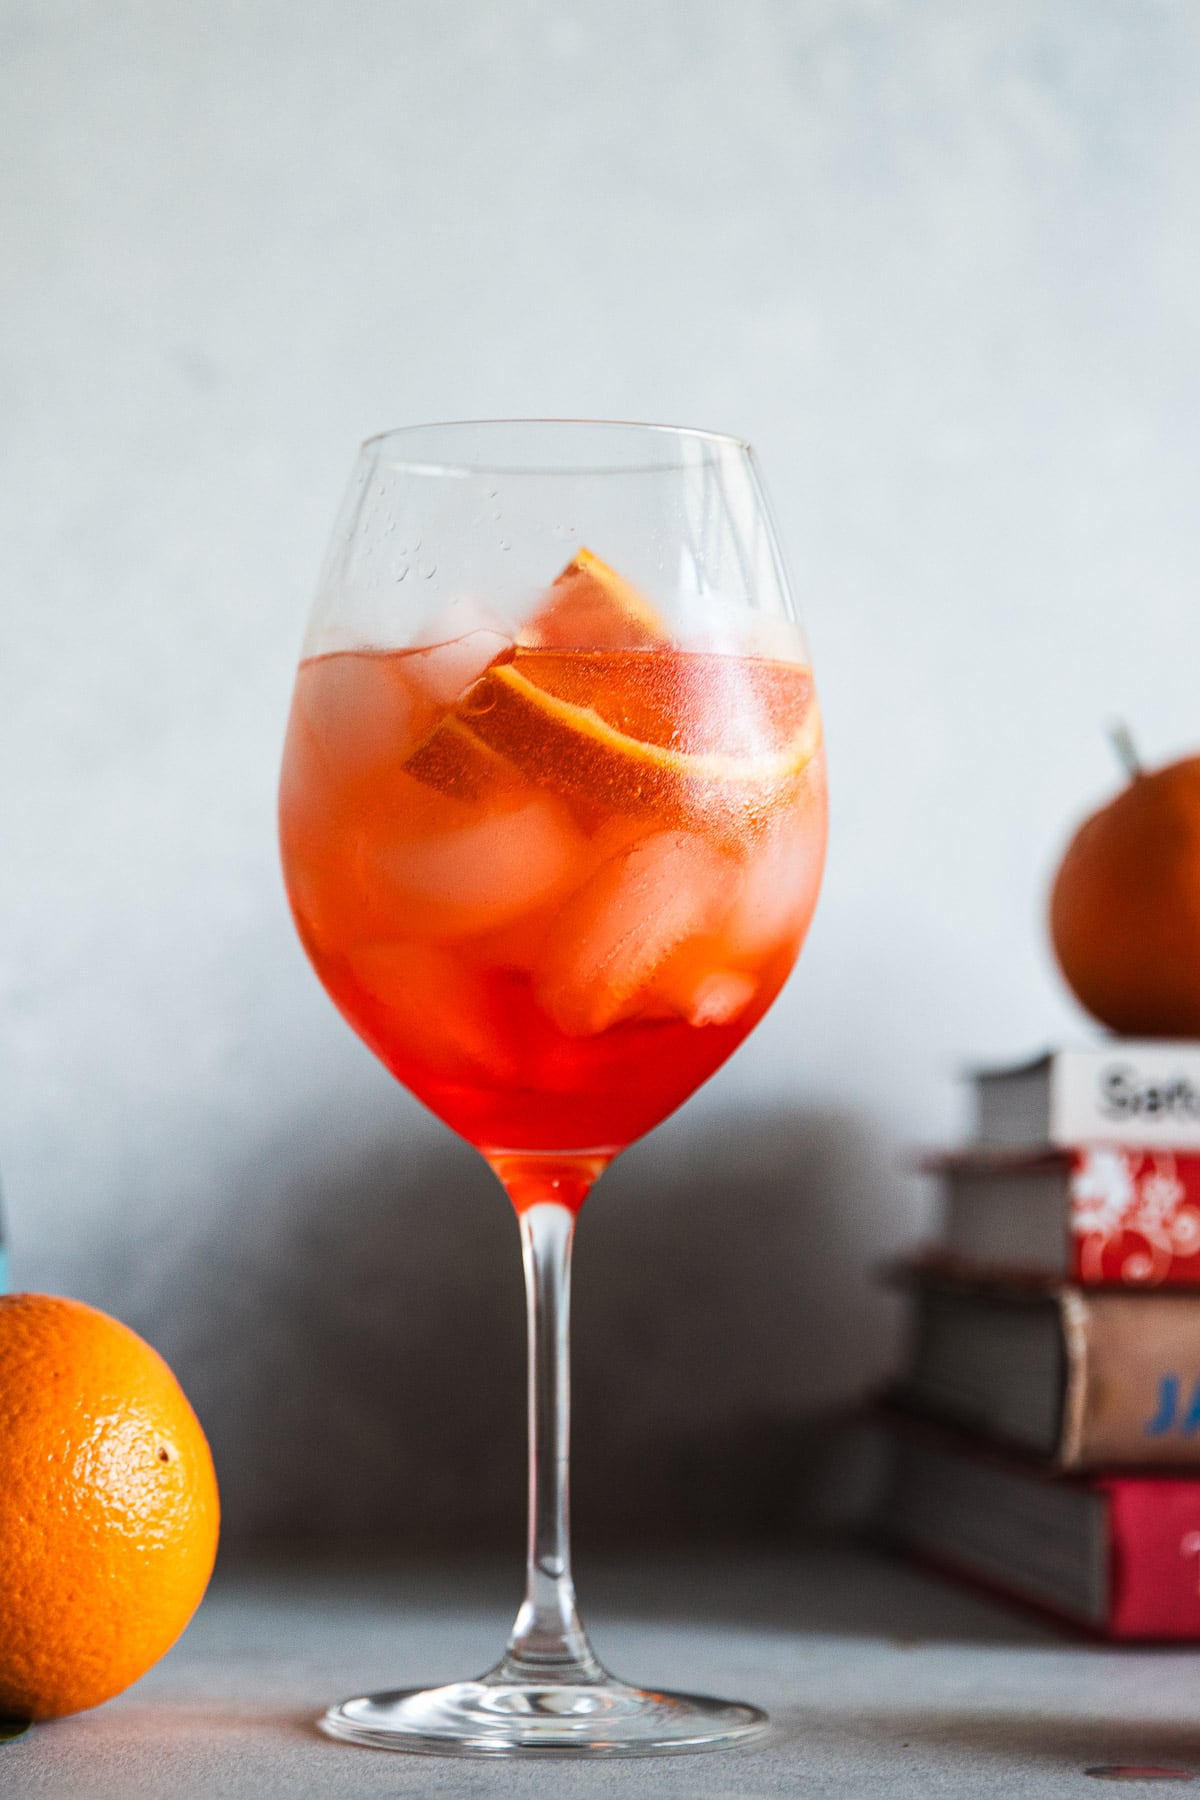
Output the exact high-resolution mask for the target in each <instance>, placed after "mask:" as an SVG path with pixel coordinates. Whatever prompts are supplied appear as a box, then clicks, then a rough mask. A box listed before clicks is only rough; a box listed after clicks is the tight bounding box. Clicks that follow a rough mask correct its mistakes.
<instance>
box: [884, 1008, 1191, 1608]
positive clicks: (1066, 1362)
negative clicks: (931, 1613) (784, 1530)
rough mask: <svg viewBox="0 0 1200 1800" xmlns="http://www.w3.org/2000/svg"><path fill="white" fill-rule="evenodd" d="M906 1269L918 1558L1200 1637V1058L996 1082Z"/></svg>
mask: <svg viewBox="0 0 1200 1800" xmlns="http://www.w3.org/2000/svg"><path fill="white" fill-rule="evenodd" d="M974 1088H975V1097H976V1134H975V1141H974V1142H973V1143H972V1144H971V1145H970V1146H969V1147H968V1148H966V1149H961V1150H958V1151H955V1152H952V1153H950V1154H947V1155H942V1156H938V1157H934V1158H930V1159H928V1160H927V1162H926V1165H925V1166H926V1167H927V1168H929V1169H931V1170H932V1171H933V1172H934V1173H935V1174H936V1175H937V1176H938V1178H939V1182H940V1186H941V1194H942V1224H941V1233H940V1237H939V1239H938V1241H937V1242H936V1243H935V1244H934V1245H932V1246H931V1247H929V1248H928V1249H927V1250H925V1251H924V1252H922V1253H921V1254H919V1255H918V1256H916V1257H915V1258H913V1259H912V1260H911V1261H910V1262H908V1263H907V1264H905V1265H904V1267H903V1268H902V1269H901V1270H900V1271H899V1278H900V1279H901V1280H902V1281H903V1283H904V1284H905V1286H906V1287H907V1288H908V1289H909V1290H910V1291H911V1294H912V1300H913V1310H914V1330H913V1336H912V1344H911V1351H910V1358H909V1365H908V1368H907V1372H906V1374H905V1375H904V1377H903V1378H902V1380H901V1381H900V1382H899V1384H898V1385H897V1387H896V1388H895V1389H894V1390H893V1392H892V1394H891V1395H890V1397H889V1402H888V1405H887V1407H886V1409H885V1414H886V1418H887V1421H888V1427H889V1436H890V1438H891V1440H892V1445H893V1452H894V1453H893V1455H892V1457H891V1458H890V1478H889V1482H888V1490H887V1496H886V1502H885V1505H884V1508H883V1525H884V1529H885V1532H886V1534H887V1535H888V1537H889V1538H890V1539H891V1540H892V1541H893V1542H894V1543H896V1544H899V1545H901V1546H903V1547H905V1548H906V1549H907V1550H909V1551H911V1552H913V1553H915V1554H917V1555H919V1556H921V1557H922V1558H924V1559H927V1560H930V1561H933V1562H936V1563H937V1564H939V1565H941V1566H942V1567H943V1568H946V1569H949V1570H951V1571H954V1572H958V1573H961V1574H964V1575H966V1576H968V1577H970V1578H972V1579H974V1580H976V1581H981V1582H984V1583H986V1584H988V1585H990V1586H992V1587H993V1588H996V1589H999V1590H1002V1591H1003V1592H1006V1593H1008V1594H1011V1595H1012V1596H1014V1597H1016V1598H1019V1599H1022V1600H1025V1601H1027V1602H1031V1603H1033V1604H1035V1605H1037V1606H1040V1607H1042V1608H1045V1609H1048V1610H1049V1611H1051V1612H1054V1613H1056V1614H1057V1615H1059V1616H1060V1617H1062V1618H1064V1619H1067V1620H1070V1621H1072V1622H1074V1623H1076V1624H1079V1625H1082V1626H1085V1627H1087V1628H1090V1629H1091V1630H1093V1631H1096V1632H1099V1633H1101V1634H1103V1635H1105V1636H1107V1637H1112V1638H1142V1639H1200V1043H1194V1044H1165V1043H1161V1042H1159V1043H1136V1042H1131V1041H1122V1040H1117V1039H1112V1040H1109V1042H1107V1043H1106V1044H1104V1045H1102V1046H1098V1047H1093V1048H1089V1049H1078V1050H1060V1051H1057V1052H1055V1053H1053V1054H1051V1055H1048V1056H1045V1057H1042V1058H1041V1059H1040V1060H1039V1061H1037V1062H1035V1063H1030V1064H1027V1065H1025V1066H1023V1067H1021V1068H1016V1069H1009V1070H992V1071H986V1072H983V1073H980V1074H979V1075H977V1076H976V1077H975V1081H974Z"/></svg>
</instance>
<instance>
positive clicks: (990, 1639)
mask: <svg viewBox="0 0 1200 1800" xmlns="http://www.w3.org/2000/svg"><path fill="white" fill-rule="evenodd" d="M578 1573H579V1585H580V1590H581V1592H582V1594H583V1596H584V1599H585V1602H586V1605H587V1611H588V1613H589V1615H590V1616H592V1617H594V1618H596V1619H599V1618H601V1617H602V1616H603V1615H604V1614H605V1613H610V1614H612V1615H614V1616H620V1617H623V1618H637V1619H642V1620H646V1621H657V1622H662V1623H671V1624H675V1625H679V1624H694V1625H696V1626H697V1627H700V1628H711V1627H713V1626H724V1627H728V1628H732V1629H739V1628H740V1629H753V1630H767V1631H770V1630H777V1631H782V1632H787V1633H792V1632H795V1633H803V1634H805V1635H807V1636H819V1637H831V1638H864V1639H867V1638H869V1639H873V1640H882V1641H883V1642H885V1643H887V1644H890V1645H892V1646H893V1647H895V1648H896V1649H898V1650H916V1649H919V1648H921V1647H922V1646H923V1645H925V1644H948V1643H951V1644H953V1643H961V1644H1012V1645H1020V1644H1028V1645H1035V1646H1041V1647H1045V1646H1047V1645H1054V1644H1056V1643H1078V1642H1079V1640H1078V1638H1076V1637H1074V1636H1068V1635H1066V1634H1064V1633H1063V1632H1062V1631H1060V1630H1059V1628H1058V1627H1056V1626H1055V1625H1053V1624H1051V1623H1048V1622H1046V1621H1044V1620H1042V1619H1040V1618H1038V1617H1037V1616H1035V1615H1034V1614H1033V1613H1026V1612H1023V1611H1021V1610H1019V1609H1017V1608H1015V1607H1009V1606H1006V1605H1004V1604H1002V1603H1000V1602H998V1601H994V1600H992V1599H990V1598H989V1597H987V1596H984V1595H981V1594H977V1593H975V1592H973V1591H971V1590H970V1589H967V1588H962V1587H958V1586H956V1585H955V1584H954V1583H952V1582H949V1581H947V1580H945V1579H943V1578H941V1577H939V1576H936V1575H930V1574H927V1573H925V1572H924V1571H923V1570H920V1569H916V1568H913V1567H911V1566H910V1565H908V1564H906V1563H903V1562H901V1561H900V1560H898V1559H897V1558H895V1557H892V1556H890V1555H885V1554H883V1553H880V1552H876V1551H874V1550H871V1549H868V1548H864V1547H863V1546H861V1545H853V1544H850V1543H848V1542H846V1541H837V1540H832V1539H831V1540H830V1541H828V1542H826V1543H824V1544H812V1545H809V1546H807V1547H806V1548H805V1549H803V1550H798V1551H796V1552H794V1553H792V1554H790V1555H789V1554H784V1553H776V1554H773V1555H760V1556H747V1555H744V1554H743V1555H737V1554H732V1553H730V1554H724V1555H722V1554H720V1553H716V1554H713V1555H710V1556H707V1557H706V1558H705V1559H704V1560H703V1561H702V1562H699V1561H697V1560H696V1559H695V1558H694V1556H689V1557H688V1558H686V1560H685V1559H683V1558H675V1557H672V1558H666V1559H663V1560H660V1561H659V1562H657V1563H655V1562H652V1561H647V1560H643V1559H641V1558H639V1559H638V1561H637V1562H636V1563H634V1564H631V1563H628V1562H622V1563H620V1564H617V1563H608V1564H606V1563H605V1562H604V1561H602V1560H597V1561H596V1563H595V1564H594V1565H593V1564H591V1563H589V1562H588V1561H587V1560H584V1561H582V1563H581V1565H580V1568H579V1571H578Z"/></svg>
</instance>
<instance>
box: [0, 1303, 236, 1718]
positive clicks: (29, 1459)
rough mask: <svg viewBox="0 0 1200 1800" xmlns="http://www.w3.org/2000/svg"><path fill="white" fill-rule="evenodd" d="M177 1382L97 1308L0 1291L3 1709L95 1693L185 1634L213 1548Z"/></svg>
mask: <svg viewBox="0 0 1200 1800" xmlns="http://www.w3.org/2000/svg"><path fill="white" fill-rule="evenodd" d="M217 1526H218V1505H217V1482H216V1476H215V1474H214V1473H213V1465H212V1457H211V1455H210V1454H209V1448H208V1443H207V1441H206V1439H205V1436H204V1433H203V1431H202V1430H201V1428H200V1423H199V1421H198V1419H197V1418H196V1415H195V1413H194V1412H193V1411H192V1409H191V1407H190V1406H189V1405H188V1402H187V1400H186V1398H185V1396H184V1393H183V1390H182V1388H181V1387H180V1386H179V1383H178V1382H177V1381H176V1379H175V1377H174V1375H172V1373H171V1371H170V1369H169V1368H168V1367H167V1365H166V1363H165V1362H164V1361H163V1360H162V1358H161V1356H159V1355H158V1353H157V1351H155V1350H152V1349H151V1348H150V1346H149V1344H147V1343H144V1342H143V1340H142V1339H141V1338H140V1337H138V1336H137V1334H136V1333H135V1332H133V1331H130V1330H129V1328H128V1326H126V1325H121V1324H119V1323H118V1322H117V1320H116V1319H110V1318H109V1317H108V1315H107V1314H106V1313H102V1312H97V1311H96V1310H95V1308H94V1307H91V1306H84V1305H83V1304H82V1303H81V1302H80V1301H78V1300H63V1299H59V1298H57V1297H56V1296H54V1295H50V1294H5V1295H0V1713H7V1714H9V1715H11V1716H15V1717H19V1718H33V1719H53V1718H56V1717H58V1716H59V1715H60V1714H62V1713H70V1712H79V1711H81V1710H82V1709H83V1708H84V1707H87V1706H98V1705H99V1703H100V1702H101V1701H102V1700H108V1699H110V1698H111V1697H112V1695H113V1694H119V1693H120V1692H121V1690H122V1688H126V1687H128V1686H129V1684H130V1682H133V1681H136V1680H137V1678H138V1676H139V1675H143V1674H145V1672H146V1670H147V1669H148V1668H149V1667H150V1666H151V1664H152V1663H154V1662H157V1660H158V1658H159V1657H160V1656H162V1655H163V1653H164V1651H166V1650H168V1649H169V1648H170V1646H171V1645H172V1644H173V1643H174V1642H175V1639H176V1638H177V1637H178V1636H179V1634H180V1632H181V1631H182V1630H183V1628H184V1626H185V1625H186V1624H187V1622H188V1620H189V1619H190V1618H191V1616H192V1614H193V1613H194V1612H195V1610H196V1608H197V1606H198V1605H199V1604H200V1600H201V1597H202V1595H203V1593H204V1590H205V1588H206V1586H207V1585H208V1578H209V1576H210V1574H211V1573H212V1566H213V1559H214V1557H215V1556H216V1550H217Z"/></svg>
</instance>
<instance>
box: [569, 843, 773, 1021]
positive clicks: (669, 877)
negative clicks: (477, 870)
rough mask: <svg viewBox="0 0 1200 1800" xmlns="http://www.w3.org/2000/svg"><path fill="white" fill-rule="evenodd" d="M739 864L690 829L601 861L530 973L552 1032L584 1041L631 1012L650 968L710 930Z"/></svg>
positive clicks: (727, 900)
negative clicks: (534, 972) (533, 973)
mask: <svg viewBox="0 0 1200 1800" xmlns="http://www.w3.org/2000/svg"><path fill="white" fill-rule="evenodd" d="M738 880H739V869H738V865H737V863H736V862H735V861H734V860H733V859H732V858H731V857H729V856H727V855H725V854H724V853H723V852H722V851H721V850H719V849H717V848H716V847H715V846H713V845H711V844H709V843H707V842H706V841H705V840H704V839H703V838H701V837H698V836H696V835H695V834H694V833H691V832H685V831H657V832H652V833H651V834H650V835H649V836H648V837H644V838H642V839H640V840H639V841H638V842H637V843H636V844H635V845H634V846H633V848H632V849H629V850H626V851H624V852H622V853H621V854H620V855H618V856H615V857H613V858H612V859H611V860H610V861H609V862H607V863H605V864H604V865H603V866H602V867H601V868H600V869H598V870H597V871H596V873H595V874H594V875H593V876H592V877H591V878H590V880H588V881H587V882H585V884H584V885H583V887H582V888H580V889H579V891H578V892H577V893H576V894H575V895H573V897H572V898H571V899H570V900H569V901H568V902H567V904H566V905H565V906H564V907H563V909H562V911H561V913H560V914H559V916H558V918H557V920H556V921H555V923H554V925H553V927H552V928H551V930H550V932H549V934H548V936H547V938H546V942H545V945H544V946H543V953H542V962H541V968H540V971H539V973H538V976H537V979H536V988H535V991H536V994H537V999H538V1003H539V1004H540V1005H541V1006H542V1007H543V1008H544V1010H545V1011H546V1012H548V1013H549V1015H550V1017H551V1018H552V1019H553V1020H554V1022H555V1024H556V1025H558V1027H559V1029H560V1030H562V1031H565V1032H567V1033H569V1034H571V1035H572V1036H577V1037H585V1036H589V1035H591V1034H593V1033H595V1032H599V1031H604V1030H606V1029H607V1027H608V1026H610V1025H612V1024H615V1023H616V1022H617V1020H618V1019H620V1018H621V1017H622V1016H625V1015H627V1014H629V1013H632V1012H634V1011H636V1010H637V1006H638V1002H639V999H641V998H642V997H643V996H647V997H648V990H649V988H650V986H651V984H652V982H653V979H654V976H655V973H656V971H657V970H658V969H659V968H660V967H661V966H662V964H663V963H664V962H665V961H666V959H667V958H668V957H669V956H670V955H671V953H672V952H673V951H675V950H676V949H678V947H679V946H680V945H681V944H683V943H685V942H686V941H687V940H688V939H689V938H692V937H695V936H700V935H703V934H704V933H706V932H711V931H714V930H715V929H716V928H717V927H718V926H719V925H720V923H721V920H722V918H723V916H724V914H725V913H726V912H727V911H728V909H729V907H730V905H731V903H732V901H733V898H734V895H735V894H736V891H737V886H738Z"/></svg>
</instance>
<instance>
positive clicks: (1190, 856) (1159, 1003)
mask: <svg viewBox="0 0 1200 1800" xmlns="http://www.w3.org/2000/svg"><path fill="white" fill-rule="evenodd" d="M1125 744H1126V749H1127V759H1128V761H1129V766H1130V781H1129V785H1128V786H1127V787H1126V788H1124V789H1123V790H1122V792H1121V793H1119V794H1118V795H1117V797H1116V799H1115V800H1113V801H1112V802H1111V803H1110V804H1109V805H1108V806H1105V807H1103V808H1102V809H1101V810H1100V811H1099V812H1097V813H1095V814H1093V816H1092V817H1091V818H1090V819H1087V820H1085V821H1084V823H1083V824H1082V825H1081V826H1080V828H1079V830H1078V831H1077V832H1076V834H1075V836H1074V838H1073V839H1072V841H1071V843H1070V844H1069V846H1068V848H1067V852H1066V854H1065V856H1064V857H1063V859H1062V864H1061V866H1060V868H1059V871H1058V875H1057V876H1056V878H1055V882H1054V889H1053V892H1052V894H1051V897H1050V934H1051V937H1052V939H1053V942H1054V949H1055V953H1056V954H1057V956H1058V960H1059V964H1060V966H1061V968H1062V972H1063V974H1064V975H1065V976H1066V978H1067V981H1068V982H1069V984H1070V986H1071V987H1072V988H1073V989H1074V991H1075V994H1076V996H1077V997H1078V999H1079V1000H1081V1001H1082V1003H1083V1005H1084V1006H1085V1007H1086V1008H1087V1010H1088V1011H1089V1012H1090V1013H1092V1014H1093V1015H1094V1017H1095V1018H1097V1019H1099V1020H1100V1021H1101V1023H1102V1024H1104V1025H1108V1026H1110V1027H1111V1028H1112V1030H1114V1031H1119V1032H1121V1033H1122V1034H1124V1035H1125V1036H1127V1037H1181V1038H1184V1037H1200V756H1192V757H1187V758H1185V759H1184V760H1183V761H1182V762H1176V763H1171V764H1170V765H1169V766H1168V767H1167V768H1164V769H1156V770H1154V771H1151V772H1143V770H1142V769H1141V768H1140V767H1139V766H1138V764H1137V762H1136V759H1135V758H1134V757H1133V755H1132V750H1131V747H1130V746H1129V745H1128V739H1127V738H1126V739H1125Z"/></svg>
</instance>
